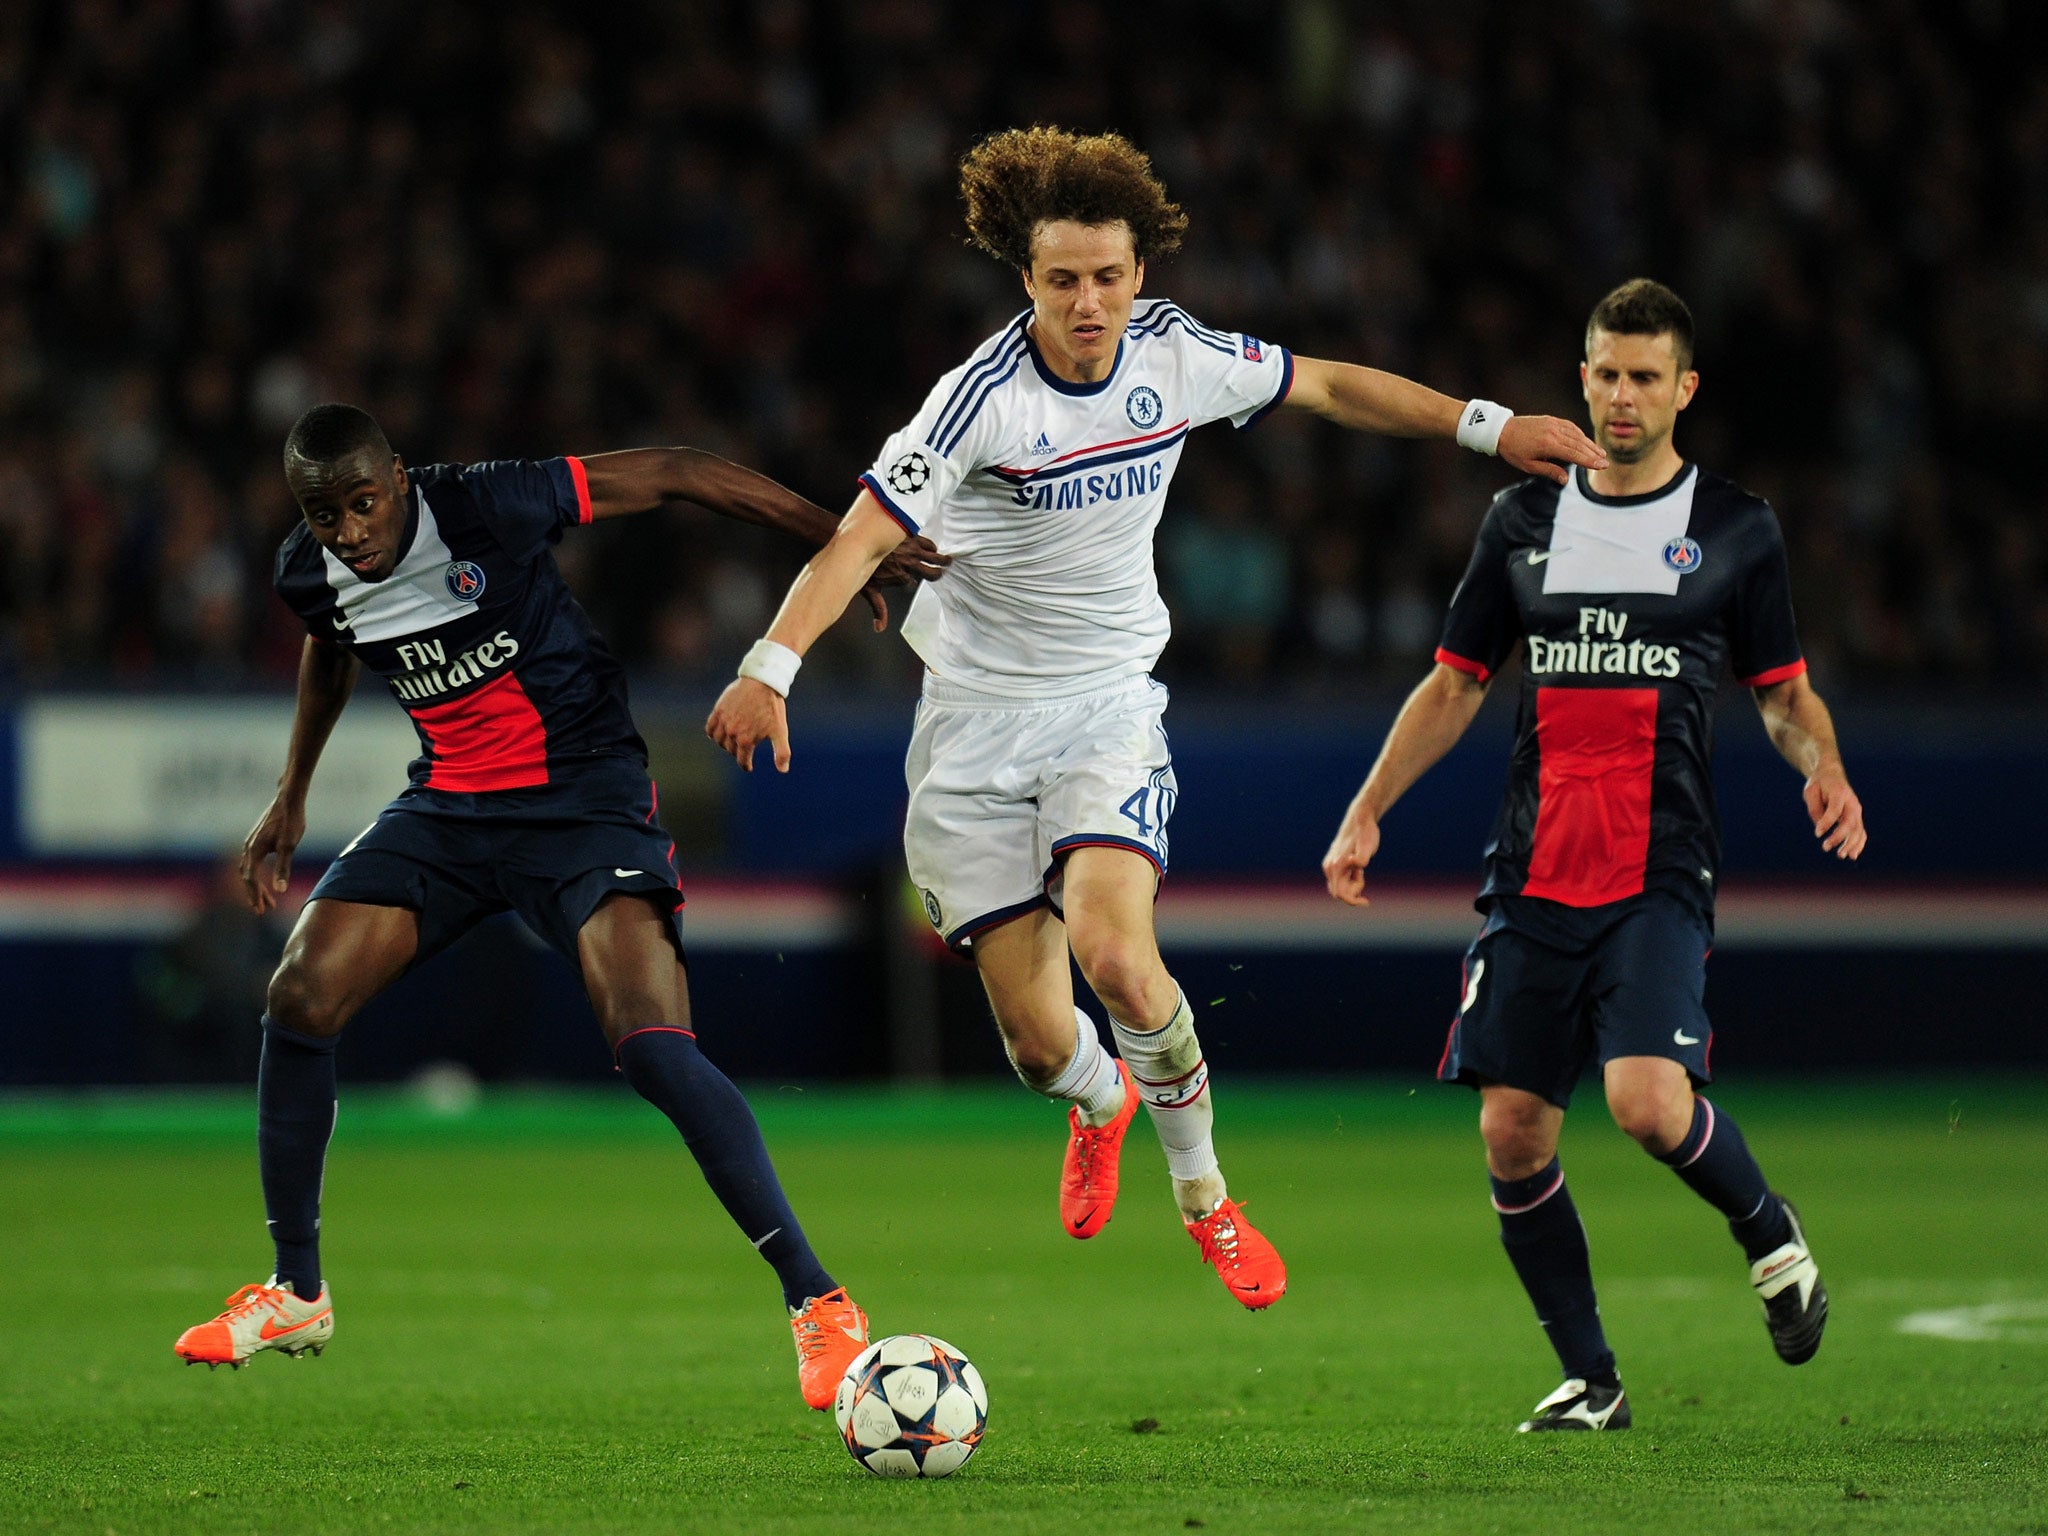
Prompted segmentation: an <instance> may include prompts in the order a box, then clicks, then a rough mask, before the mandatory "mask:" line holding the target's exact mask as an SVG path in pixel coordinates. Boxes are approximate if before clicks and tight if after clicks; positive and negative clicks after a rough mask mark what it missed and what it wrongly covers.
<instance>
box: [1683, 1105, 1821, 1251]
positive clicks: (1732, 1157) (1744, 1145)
mask: <svg viewBox="0 0 2048 1536" xmlns="http://www.w3.org/2000/svg"><path fill="white" fill-rule="evenodd" d="M1657 1161H1658V1162H1660V1163H1668V1164H1670V1165H1671V1170H1672V1172H1674V1173H1676V1174H1677V1175H1678V1176H1679V1177H1680V1178H1681V1179H1683V1180H1685V1182H1686V1183H1687V1184H1688V1185H1689V1186H1690V1187H1691V1188H1692V1191H1693V1193H1694V1194H1696V1195H1698V1196H1699V1197H1700V1198H1701V1199H1702V1200H1704V1201H1706V1202H1707V1204H1709V1205H1711V1206H1712V1207H1714V1209H1715V1210H1717V1211H1719V1212H1720V1213H1721V1214H1722V1215H1723V1216H1726V1217H1727V1218H1728V1230H1729V1231H1730V1232H1732V1233H1734V1234H1735V1240H1736V1241H1737V1242H1738V1243H1740V1244H1742V1251H1743V1252H1744V1253H1746V1254H1748V1255H1749V1259H1750V1262H1751V1263H1755V1262H1756V1261H1757V1260H1758V1259H1760V1258H1762V1257H1763V1256H1764V1255H1765V1254H1767V1253H1769V1252H1770V1251H1771V1250H1772V1249H1773V1248H1777V1247H1779V1246H1781V1245H1782V1244H1784V1243H1788V1242H1790V1241H1791V1240H1792V1224H1791V1222H1789V1221H1788V1220H1786V1218H1785V1202H1784V1201H1782V1200H1780V1199H1778V1198H1777V1197H1776V1196H1775V1195H1773V1194H1772V1193H1771V1186H1770V1184H1769V1183H1768V1182H1767V1181H1766V1180H1765V1178H1764V1171H1763V1169H1761V1168H1759V1167H1757V1165H1756V1159H1755V1158H1754V1157H1752V1156H1750V1152H1749V1143H1748V1142H1746V1141H1744V1140H1743V1139H1742V1132H1741V1131H1739V1130H1738V1129H1736V1126H1735V1121H1734V1120H1733V1119H1731V1118H1730V1117H1729V1116H1728V1115H1726V1114H1724V1113H1722V1112H1721V1111H1720V1110H1717V1109H1715V1108H1714V1106H1713V1105H1711V1104H1709V1103H1708V1102H1707V1101H1706V1100H1705V1099H1698V1098H1696V1099H1694V1100H1693V1101H1692V1129H1691V1130H1689V1131H1687V1132H1686V1133H1685V1140H1683V1141H1681V1142H1680V1143H1679V1144H1678V1145H1677V1146H1675V1147H1673V1148H1672V1149H1671V1150H1670V1151H1669V1152H1666V1153H1663V1154H1662V1155H1660V1156H1659V1157H1658V1159H1657Z"/></svg>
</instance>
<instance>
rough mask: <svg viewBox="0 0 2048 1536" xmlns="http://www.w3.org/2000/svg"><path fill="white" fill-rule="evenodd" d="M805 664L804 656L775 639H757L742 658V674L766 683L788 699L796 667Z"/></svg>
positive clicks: (794, 678) (794, 679)
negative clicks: (776, 641) (778, 643)
mask: <svg viewBox="0 0 2048 1536" xmlns="http://www.w3.org/2000/svg"><path fill="white" fill-rule="evenodd" d="M803 664H804V659H803V657H801V656H799V655H797V653H796V652H795V651H792V650H791V649H790V648H789V647H788V646H786V645H777V644H776V643H775V642H774V641H773V640H756V641H755V642H754V643H753V645H752V646H751V647H749V648H748V650H747V654H746V655H745V656H744V657H742V658H741V660H740V676H741V677H751V678H752V679H753V680H754V681H755V682H757V683H765V684H767V686H769V687H770V688H773V689H774V690H775V691H776V692H777V693H779V694H781V695H782V696H783V697H784V698H785V699H786V698H788V697H789V685H790V684H791V683H793V682H795V681H796V669H797V668H798V667H800V666H802V665H803Z"/></svg>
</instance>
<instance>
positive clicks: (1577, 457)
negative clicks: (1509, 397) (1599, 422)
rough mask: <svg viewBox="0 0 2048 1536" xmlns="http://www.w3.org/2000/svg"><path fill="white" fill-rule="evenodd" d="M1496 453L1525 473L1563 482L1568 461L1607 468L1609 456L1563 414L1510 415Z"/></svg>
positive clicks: (1559, 482) (1565, 477) (1561, 483)
mask: <svg viewBox="0 0 2048 1536" xmlns="http://www.w3.org/2000/svg"><path fill="white" fill-rule="evenodd" d="M1494 452H1495V453H1497V454H1499V455H1500V457H1501V458H1502V459H1503V460H1505V461H1506V462H1507V463H1509V464H1512V465H1514V466H1515V468H1517V469H1519V470H1520V471H1522V473H1523V474H1525V475H1542V476H1543V477H1544V478H1545V479H1547V480H1555V481H1556V482H1557V483H1558V484H1559V485H1563V484H1564V483H1565V482H1566V481H1567V480H1569V479H1570V478H1571V471H1570V470H1568V469H1566V468H1565V466H1566V465H1568V464H1583V465H1585V466H1586V468H1588V469H1605V468H1606V467H1607V455H1606V454H1604V453H1602V452H1601V451H1600V449H1599V448H1598V446H1596V445H1595V443H1594V442H1593V440H1592V439H1591V438H1590V437H1588V436H1586V434H1585V433H1584V432H1581V431H1580V430H1579V428H1578V426H1577V424H1576V423H1574V422H1569V421H1566V420H1565V419H1564V418H1563V417H1561V416H1510V417H1509V418H1508V424H1507V425H1506V426H1504V427H1502V428H1501V429H1500V442H1499V444H1498V445H1496V447H1495V448H1494Z"/></svg>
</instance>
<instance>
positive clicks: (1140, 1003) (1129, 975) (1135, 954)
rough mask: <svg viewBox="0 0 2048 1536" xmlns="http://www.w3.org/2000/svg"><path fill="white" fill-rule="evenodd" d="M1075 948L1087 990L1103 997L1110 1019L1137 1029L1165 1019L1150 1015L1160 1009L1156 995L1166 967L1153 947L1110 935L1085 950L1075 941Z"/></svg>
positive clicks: (1148, 1026) (1153, 1025) (1155, 1024)
mask: <svg viewBox="0 0 2048 1536" xmlns="http://www.w3.org/2000/svg"><path fill="white" fill-rule="evenodd" d="M1075 950H1076V954H1075V959H1077V960H1078V961H1079V962H1080V966H1081V974H1082V976H1083V977H1085V978H1086V979H1087V982H1088V988H1089V990H1090V991H1092V992H1093V993H1094V994H1095V995H1096V996H1097V997H1098V998H1100V999H1101V1000H1102V1006H1103V1007H1105V1008H1107V1009H1108V1010H1109V1012H1110V1016H1111V1017H1112V1018H1118V1019H1122V1020H1123V1021H1124V1022H1125V1023H1126V1024H1131V1025H1135V1026H1136V1027H1138V1028H1140V1029H1148V1028H1154V1027H1156V1026H1157V1025H1158V1024H1160V1023H1162V1022H1164V1021H1163V1020H1156V1019H1154V1018H1152V1017H1151V1015H1152V1014H1154V1013H1156V1012H1158V1011H1159V1009H1158V1006H1157V998H1156V997H1155V994H1156V993H1159V992H1160V991H1161V989H1162V986H1163V985H1166V984H1167V983H1166V975H1165V968H1164V967H1163V966H1161V965H1160V963H1159V956H1158V954H1157V952H1156V951H1155V950H1153V948H1152V946H1150V945H1149V944H1143V943H1139V942H1136V941H1134V940H1131V939H1127V938H1124V937H1123V936H1121V935H1112V936H1106V937H1104V938H1101V939H1098V940H1097V941H1096V942H1094V943H1092V944H1090V945H1088V946H1087V947H1086V949H1085V950H1084V949H1083V948H1082V946H1081V945H1079V944H1077V945H1076V946H1075Z"/></svg>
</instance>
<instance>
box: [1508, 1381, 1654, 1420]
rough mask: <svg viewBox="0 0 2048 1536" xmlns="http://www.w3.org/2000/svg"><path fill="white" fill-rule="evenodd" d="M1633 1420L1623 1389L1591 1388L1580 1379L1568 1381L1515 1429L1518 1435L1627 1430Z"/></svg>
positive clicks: (1626, 1395) (1615, 1387)
mask: <svg viewBox="0 0 2048 1536" xmlns="http://www.w3.org/2000/svg"><path fill="white" fill-rule="evenodd" d="M1633 1422H1634V1420H1633V1419H1632V1418H1631V1416H1630V1414H1629V1411H1628V1394H1627V1393H1625V1392H1623V1391H1622V1390H1621V1388H1620V1387H1618V1386H1614V1387H1590V1386H1588V1385H1586V1383H1585V1382H1583V1381H1581V1380H1580V1379H1579V1378H1578V1377H1576V1376H1572V1377H1569V1378H1567V1379H1566V1381H1565V1383H1564V1385H1563V1386H1561V1387H1559V1388H1558V1389H1557V1390H1556V1391H1555V1392H1553V1393H1551V1394H1550V1396H1548V1397H1546V1398H1545V1399H1543V1401H1542V1402H1540V1403H1538V1404H1537V1405H1536V1411H1535V1412H1534V1413H1533V1414H1531V1415H1530V1416H1529V1417H1528V1418H1526V1419H1524V1420H1523V1421H1522V1422H1521V1423H1519V1424H1517V1425H1516V1426H1515V1432H1516V1433H1517V1434H1522V1435H1527V1434H1533V1433H1536V1432H1537V1431H1540V1430H1547V1429H1627V1428H1628V1427H1629V1425H1630V1424H1631V1423H1633Z"/></svg>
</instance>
